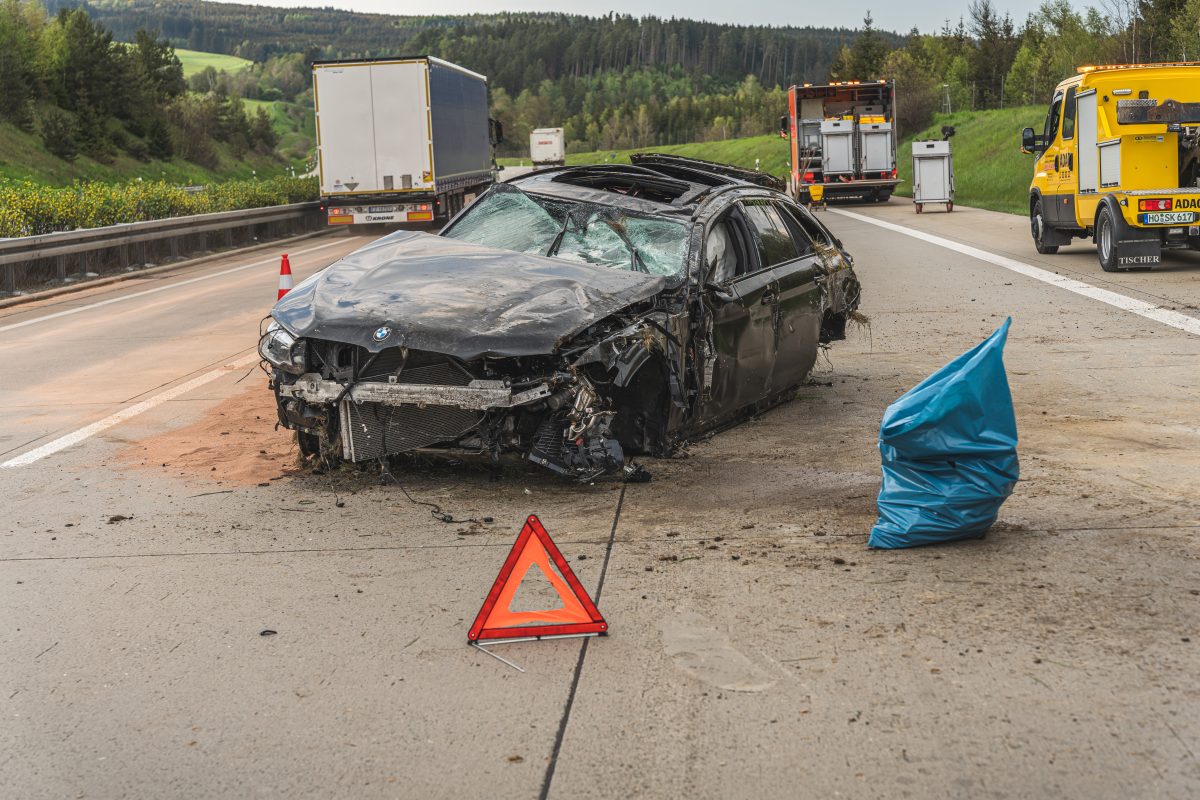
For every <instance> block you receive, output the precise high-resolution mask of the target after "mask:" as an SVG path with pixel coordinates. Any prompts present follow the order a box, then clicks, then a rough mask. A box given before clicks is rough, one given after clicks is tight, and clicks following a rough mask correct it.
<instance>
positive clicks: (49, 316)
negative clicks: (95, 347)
mask: <svg viewBox="0 0 1200 800" xmlns="http://www.w3.org/2000/svg"><path fill="white" fill-rule="evenodd" d="M345 241H346V240H345V239H340V238H339V239H338V240H337V241H334V242H327V243H326V244H322V245H317V246H316V247H310V248H308V249H306V250H298V251H296V254H295V255H297V256H302V255H307V254H308V253H315V252H316V251H318V250H324V249H325V248H326V247H333V246H334V245H338V244H344V243H345ZM274 261H275V259H274V258H266V259H263V260H262V261H254V262H252V263H250V264H243V265H242V266H240V267H233V268H232V269H226V270H221V271H220V272H213V273H210V274H208V275H201V276H199V277H198V278H188V279H187V280H185V281H178V282H177V283H171V284H168V285H166V286H158V287H155V288H153V289H146V290H145V291H142V292H134V293H133V294H127V295H122V296H121V297H113V298H110V299H108V300H101V301H100V302H99V303H89V304H88V305H86V306H77V307H75V308H68V309H66V310H64V311H56V312H54V313H53V314H47V315H46V316H44V317H35V318H33V319H27V320H25V321H24V322H14V323H12V324H11V325H0V333H3V332H4V331H11V330H15V329H17V328H24V327H25V326H26V325H36V324H37V323H39V322H46V321H47V320H51V319H58V318H59V317H65V316H68V315H70V314H78V313H79V312H81V311H90V310H92V309H93V308H100V307H101V306H107V305H112V304H113V303H120V302H123V301H125V300H133V299H134V298H135V297H145V296H146V295H148V294H156V293H158V292H165V291H167V290H169V289H178V288H179V287H180V286H187V285H189V284H192V283H199V282H200V281H207V280H212V279H213V278H219V277H221V276H222V275H229V274H231V273H234V272H241V271H242V270H244V269H250V268H252V267H261V266H263V265H264V264H271V263H273V262H274Z"/></svg>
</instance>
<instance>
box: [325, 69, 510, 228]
mask: <svg viewBox="0 0 1200 800" xmlns="http://www.w3.org/2000/svg"><path fill="white" fill-rule="evenodd" d="M312 70H313V103H314V105H315V106H316V118H317V172H318V176H319V178H320V185H321V201H322V202H323V203H324V204H325V208H326V213H327V221H328V223H329V224H330V225H358V224H371V223H374V224H378V223H384V224H387V223H430V222H434V221H440V220H445V219H448V218H449V217H452V216H454V215H455V214H457V213H458V212H459V211H461V210H462V209H463V208H464V207H465V206H466V205H467V204H468V203H470V202H471V201H472V200H474V199H475V197H476V196H477V195H479V194H481V193H482V192H483V191H484V190H485V189H487V188H488V187H489V186H491V185H492V184H493V183H494V182H495V177H496V173H495V158H494V153H493V148H494V146H495V145H496V144H498V143H499V142H500V141H501V140H502V139H503V130H502V128H501V127H500V125H499V124H498V123H497V122H496V121H495V120H492V119H490V118H489V117H488V91H487V78H486V77H485V76H483V75H479V74H477V73H475V72H472V71H471V70H469V69H465V68H463V67H460V66H458V65H456V64H451V63H449V62H448V61H442V60H441V59H437V58H433V57H431V56H411V57H396V58H377V59H355V60H349V61H317V62H314V63H313V67H312Z"/></svg>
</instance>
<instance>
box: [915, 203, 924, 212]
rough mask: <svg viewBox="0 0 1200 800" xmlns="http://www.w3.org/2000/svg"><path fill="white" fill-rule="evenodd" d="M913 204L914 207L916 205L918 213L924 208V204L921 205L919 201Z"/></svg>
mask: <svg viewBox="0 0 1200 800" xmlns="http://www.w3.org/2000/svg"><path fill="white" fill-rule="evenodd" d="M914 205H916V207H917V213H918V214H920V213H921V212H922V211H923V210H924V209H925V206H923V205H921V204H920V203H915V204H914Z"/></svg>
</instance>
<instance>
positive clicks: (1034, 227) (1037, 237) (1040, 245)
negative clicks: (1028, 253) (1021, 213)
mask: <svg viewBox="0 0 1200 800" xmlns="http://www.w3.org/2000/svg"><path fill="white" fill-rule="evenodd" d="M1029 232H1030V233H1031V234H1032V235H1033V246H1034V248H1036V249H1037V251H1038V252H1039V253H1041V254H1042V255H1044V256H1052V255H1054V254H1055V253H1057V252H1058V245H1056V244H1046V217H1045V215H1044V214H1042V198H1040V197H1039V198H1038V199H1037V200H1034V201H1033V208H1031V209H1029Z"/></svg>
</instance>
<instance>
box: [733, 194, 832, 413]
mask: <svg viewBox="0 0 1200 800" xmlns="http://www.w3.org/2000/svg"><path fill="white" fill-rule="evenodd" d="M742 210H743V212H744V213H745V215H746V221H747V223H748V224H749V225H750V228H751V232H752V233H753V234H754V237H755V240H756V242H757V245H758V249H759V260H760V261H761V262H762V263H764V264H767V265H768V267H769V269H770V273H771V275H772V277H773V278H774V281H775V286H776V291H775V297H774V306H775V307H774V309H773V317H774V318H773V319H772V331H771V338H772V341H771V350H772V362H773V363H772V366H771V371H770V375H769V377H768V380H767V382H766V385H765V391H764V395H770V394H774V393H776V392H779V391H782V390H784V389H787V388H788V387H790V386H795V385H796V384H798V383H799V382H800V381H801V380H803V379H804V376H805V375H807V374H808V371H809V369H811V368H812V365H813V362H814V361H816V358H817V340H818V338H819V336H820V330H821V289H820V287H819V286H818V285H817V276H818V275H819V274H820V270H819V266H818V264H819V259H818V257H817V254H816V251H815V248H814V247H813V243H812V240H811V239H809V238H808V237H807V236H805V235H804V232H803V231H802V230H800V228H799V226H797V225H796V224H795V222H794V221H793V222H792V225H791V226H790V227H789V225H788V224H787V222H785V220H784V214H782V213H781V211H780V209H779V208H778V207H777V206H776V204H775V201H774V200H772V199H771V198H766V197H763V198H749V199H746V200H743V201H742ZM793 229H794V230H793Z"/></svg>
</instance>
